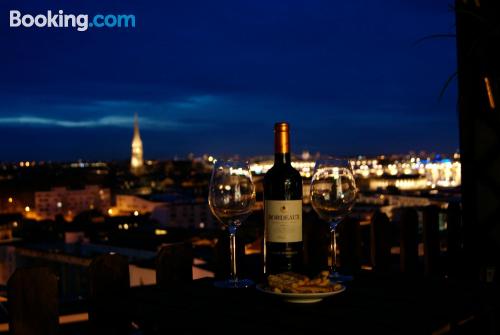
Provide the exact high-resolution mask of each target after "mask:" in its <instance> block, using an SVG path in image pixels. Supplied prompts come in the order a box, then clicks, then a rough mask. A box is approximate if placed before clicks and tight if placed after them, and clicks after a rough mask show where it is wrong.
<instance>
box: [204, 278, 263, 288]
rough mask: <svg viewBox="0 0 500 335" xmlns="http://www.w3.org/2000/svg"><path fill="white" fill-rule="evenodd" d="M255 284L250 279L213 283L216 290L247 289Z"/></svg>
mask: <svg viewBox="0 0 500 335" xmlns="http://www.w3.org/2000/svg"><path fill="white" fill-rule="evenodd" d="M254 285H255V283H254V282H253V281H252V280H250V279H238V280H232V279H226V280H218V281H215V282H214V286H215V287H218V288H249V287H252V286H254Z"/></svg>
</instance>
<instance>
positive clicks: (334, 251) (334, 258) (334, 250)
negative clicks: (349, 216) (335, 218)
mask: <svg viewBox="0 0 500 335" xmlns="http://www.w3.org/2000/svg"><path fill="white" fill-rule="evenodd" d="M330 252H331V253H332V264H331V265H330V274H332V275H333V274H335V273H336V272H337V234H336V231H335V227H334V228H330Z"/></svg>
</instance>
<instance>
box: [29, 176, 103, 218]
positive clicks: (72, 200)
mask: <svg viewBox="0 0 500 335" xmlns="http://www.w3.org/2000/svg"><path fill="white" fill-rule="evenodd" d="M110 206H111V192H110V190H109V189H105V188H100V187H99V186H97V185H89V186H85V188H83V189H77V190H69V189H67V188H65V187H54V188H52V189H51V190H50V191H45V192H35V212H36V215H37V218H38V219H42V220H43V219H52V220H53V219H54V218H55V217H56V216H57V215H62V216H63V217H65V218H66V219H67V220H72V219H73V218H74V217H75V216H76V215H78V214H80V213H81V212H83V211H87V210H92V209H95V210H100V211H102V212H106V211H107V210H108V208H109V207H110Z"/></svg>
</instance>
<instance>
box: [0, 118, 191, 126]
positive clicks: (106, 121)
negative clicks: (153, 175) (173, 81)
mask: <svg viewBox="0 0 500 335" xmlns="http://www.w3.org/2000/svg"><path fill="white" fill-rule="evenodd" d="M133 122H134V118H133V117H128V116H117V115H110V116H105V117H101V118H98V119H93V120H79V121H75V120H65V119H58V118H47V117H37V116H16V117H3V118H0V125H8V126H19V125H23V126H38V127H62V128H98V127H116V128H131V127H132V125H133ZM139 122H140V125H141V128H149V129H163V128H179V127H183V126H184V125H183V124H181V123H177V122H167V121H163V120H153V119H150V118H145V117H142V118H140V119H139Z"/></svg>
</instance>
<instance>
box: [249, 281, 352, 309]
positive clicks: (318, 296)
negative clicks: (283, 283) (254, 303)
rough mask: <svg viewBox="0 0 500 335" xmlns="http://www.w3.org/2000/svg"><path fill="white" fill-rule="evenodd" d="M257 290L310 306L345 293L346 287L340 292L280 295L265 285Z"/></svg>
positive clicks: (260, 285) (259, 286)
mask: <svg viewBox="0 0 500 335" xmlns="http://www.w3.org/2000/svg"><path fill="white" fill-rule="evenodd" d="M256 288H257V290H258V291H260V292H264V293H267V294H271V295H275V296H277V297H280V298H282V299H283V300H285V301H287V302H293V303H300V304H310V303H313V302H319V301H321V300H323V299H324V298H327V297H331V296H332V295H335V294H339V293H342V292H344V291H345V286H342V288H341V289H340V290H337V291H332V292H324V293H278V292H274V291H270V290H268V289H266V288H265V286H264V285H262V284H259V285H257V287H256Z"/></svg>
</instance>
